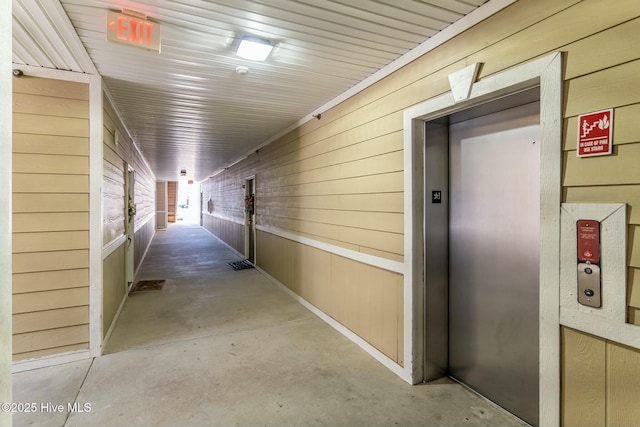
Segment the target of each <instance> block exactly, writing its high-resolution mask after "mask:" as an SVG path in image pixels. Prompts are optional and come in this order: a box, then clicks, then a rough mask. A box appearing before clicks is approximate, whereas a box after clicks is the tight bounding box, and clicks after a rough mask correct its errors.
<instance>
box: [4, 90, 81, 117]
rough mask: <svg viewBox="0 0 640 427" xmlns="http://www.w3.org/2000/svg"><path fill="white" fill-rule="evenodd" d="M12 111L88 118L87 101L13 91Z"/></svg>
mask: <svg viewBox="0 0 640 427" xmlns="http://www.w3.org/2000/svg"><path fill="white" fill-rule="evenodd" d="M13 112H14V113H25V114H38V115H41V116H54V117H75V118H82V119H88V118H89V101H87V100H78V99H65V98H54V97H44V96H41V95H31V94H23V93H15V94H14V95H13Z"/></svg>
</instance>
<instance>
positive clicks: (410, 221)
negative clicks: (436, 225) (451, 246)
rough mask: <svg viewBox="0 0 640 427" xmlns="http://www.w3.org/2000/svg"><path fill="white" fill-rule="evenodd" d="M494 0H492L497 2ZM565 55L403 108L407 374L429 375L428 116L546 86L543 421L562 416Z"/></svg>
mask: <svg viewBox="0 0 640 427" xmlns="http://www.w3.org/2000/svg"><path fill="white" fill-rule="evenodd" d="M491 3H492V2H489V3H488V4H491ZM562 84H563V81H562V54H561V53H559V52H558V53H552V54H549V55H546V56H544V57H541V58H538V59H535V60H532V61H530V62H528V63H525V64H522V65H516V66H514V67H512V68H509V69H507V70H505V71H502V72H500V73H496V74H493V75H491V76H488V77H486V78H484V79H482V80H480V81H478V82H476V83H474V84H473V86H472V88H471V94H470V96H469V99H468V100H467V101H463V102H460V103H458V104H456V102H455V100H454V98H453V94H452V93H451V92H448V93H445V94H443V95H440V96H438V97H435V98H432V99H429V100H427V101H425V102H423V103H420V104H417V105H415V106H413V107H410V108H408V109H406V110H405V111H404V188H405V200H404V202H405V203H404V215H405V217H404V227H405V230H404V236H405V251H404V257H405V264H406V266H405V276H404V277H405V281H404V301H405V306H404V316H405V318H404V322H405V323H404V331H405V337H404V344H405V349H404V351H405V354H406V355H410V356H407V357H405V361H404V364H405V370H406V371H407V373H406V375H411V376H412V379H413V382H414V383H415V382H419V381H420V380H421V379H420V378H419V377H420V376H421V375H422V372H421V371H422V368H421V366H422V359H423V356H424V354H423V352H424V348H422V345H421V344H419V345H417V346H416V345H414V343H422V336H421V335H420V334H423V333H424V331H423V327H422V323H423V319H424V311H423V310H424V307H423V304H422V300H421V297H422V295H423V294H422V293H421V292H422V290H423V286H424V285H423V283H422V274H423V259H422V254H421V252H419V251H421V250H422V249H423V248H424V242H423V234H422V233H423V230H422V223H423V211H422V210H423V208H422V206H423V205H422V204H423V196H424V195H423V193H422V192H423V189H422V179H423V166H422V164H423V153H422V152H423V150H422V145H423V144H424V121H425V120H430V119H435V118H438V117H443V116H446V115H448V114H451V113H453V112H456V111H461V110H464V109H466V108H469V107H471V106H474V105H478V104H481V103H483V102H486V101H489V100H492V99H497V98H498V97H501V96H505V95H508V94H511V93H515V92H518V91H520V90H524V89H527V88H530V87H534V86H537V85H539V86H540V133H541V150H540V157H541V178H540V179H541V182H540V193H541V196H540V197H541V199H540V210H541V212H540V217H541V219H542V220H541V224H540V317H539V319H540V335H539V337H540V347H539V357H540V371H539V378H540V382H539V384H540V394H539V398H540V412H539V415H540V419H539V422H540V425H558V424H559V423H560V327H559V325H560V314H559V313H560V310H559V308H560V298H559V297H560V200H561V191H562V187H561V186H562V183H561V148H562V123H563V121H562Z"/></svg>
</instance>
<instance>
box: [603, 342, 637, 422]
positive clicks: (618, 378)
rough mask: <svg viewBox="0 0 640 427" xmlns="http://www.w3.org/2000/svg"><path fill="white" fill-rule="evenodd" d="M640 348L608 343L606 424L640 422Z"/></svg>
mask: <svg viewBox="0 0 640 427" xmlns="http://www.w3.org/2000/svg"><path fill="white" fill-rule="evenodd" d="M639 366H640V351H638V350H637V349H633V348H630V347H626V346H623V345H620V344H616V343H612V342H608V343H607V424H606V425H607V427H626V426H638V425H640V405H638V402H640V370H638V367H639Z"/></svg>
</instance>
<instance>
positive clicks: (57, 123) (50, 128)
mask: <svg viewBox="0 0 640 427" xmlns="http://www.w3.org/2000/svg"><path fill="white" fill-rule="evenodd" d="M13 132H14V133H25V134H43V135H58V136H74V137H88V136H89V120H88V119H75V118H70V117H53V116H39V115H34V114H24V113H13Z"/></svg>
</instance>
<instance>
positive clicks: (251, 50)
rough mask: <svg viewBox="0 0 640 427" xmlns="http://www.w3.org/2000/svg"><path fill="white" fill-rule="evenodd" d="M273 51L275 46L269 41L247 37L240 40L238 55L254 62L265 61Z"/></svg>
mask: <svg viewBox="0 0 640 427" xmlns="http://www.w3.org/2000/svg"><path fill="white" fill-rule="evenodd" d="M271 50H273V45H272V44H271V42H270V41H269V40H265V39H261V38H259V37H252V36H245V37H243V38H242V40H240V45H239V46H238V50H237V51H236V55H238V56H239V57H240V58H244V59H251V60H253V61H264V60H265V59H267V56H269V54H270V53H271Z"/></svg>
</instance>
